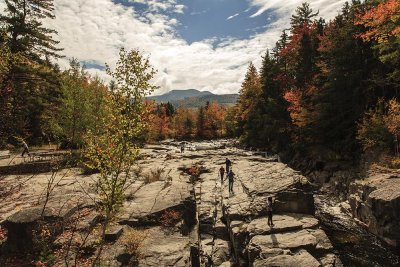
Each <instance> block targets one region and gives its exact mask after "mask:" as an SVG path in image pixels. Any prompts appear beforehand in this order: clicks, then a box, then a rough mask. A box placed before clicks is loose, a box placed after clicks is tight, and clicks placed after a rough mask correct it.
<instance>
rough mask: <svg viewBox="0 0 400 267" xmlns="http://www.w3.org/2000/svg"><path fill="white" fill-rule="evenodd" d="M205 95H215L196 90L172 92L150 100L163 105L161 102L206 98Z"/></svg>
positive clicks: (151, 97)
mask: <svg viewBox="0 0 400 267" xmlns="http://www.w3.org/2000/svg"><path fill="white" fill-rule="evenodd" d="M205 95H213V93H211V92H208V91H199V90H196V89H186V90H172V91H169V92H168V93H165V94H163V95H157V96H149V97H148V99H150V100H155V101H156V102H158V103H161V102H172V101H178V100H183V99H185V98H187V97H195V96H205Z"/></svg>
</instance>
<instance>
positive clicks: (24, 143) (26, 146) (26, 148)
mask: <svg viewBox="0 0 400 267" xmlns="http://www.w3.org/2000/svg"><path fill="white" fill-rule="evenodd" d="M22 146H23V147H24V150H23V151H22V154H21V156H22V157H23V156H24V155H25V153H27V154H28V156H29V147H28V144H27V143H26V142H25V141H24V140H22Z"/></svg>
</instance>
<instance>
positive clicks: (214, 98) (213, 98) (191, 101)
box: [171, 94, 239, 108]
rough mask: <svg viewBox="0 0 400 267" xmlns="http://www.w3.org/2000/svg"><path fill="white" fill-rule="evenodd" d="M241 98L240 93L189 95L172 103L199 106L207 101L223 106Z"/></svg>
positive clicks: (187, 106) (192, 106) (232, 103)
mask: <svg viewBox="0 0 400 267" xmlns="http://www.w3.org/2000/svg"><path fill="white" fill-rule="evenodd" d="M238 98H239V95H238V94H228V95H204V96H194V97H187V98H185V99H182V100H178V101H172V102H171V104H173V105H174V106H177V107H184V108H198V107H201V106H204V105H205V104H206V103H207V102H210V103H211V102H218V104H220V105H222V106H232V105H234V104H235V103H236V102H237V100H238Z"/></svg>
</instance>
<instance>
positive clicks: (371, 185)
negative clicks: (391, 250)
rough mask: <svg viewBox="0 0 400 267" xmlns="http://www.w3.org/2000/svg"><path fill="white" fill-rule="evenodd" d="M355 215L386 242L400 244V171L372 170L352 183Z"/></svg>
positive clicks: (350, 201) (351, 203)
mask: <svg viewBox="0 0 400 267" xmlns="http://www.w3.org/2000/svg"><path fill="white" fill-rule="evenodd" d="M349 203H350V206H351V210H352V214H353V216H354V217H355V218H356V219H358V220H359V221H360V222H361V223H362V224H364V225H365V227H367V229H368V230H369V231H370V232H372V233H373V234H375V235H377V236H378V237H380V238H381V239H383V240H384V241H385V242H386V243H388V244H390V245H392V246H395V247H399V246H400V232H399V229H400V172H399V171H398V170H397V171H393V170H386V171H385V170H379V171H371V172H370V173H369V176H368V177H367V178H366V179H365V180H360V181H356V182H354V183H352V184H351V185H350V196H349Z"/></svg>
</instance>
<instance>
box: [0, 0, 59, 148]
mask: <svg viewBox="0 0 400 267" xmlns="http://www.w3.org/2000/svg"><path fill="white" fill-rule="evenodd" d="M5 3H6V9H5V12H4V13H2V14H0V27H1V28H2V29H4V31H5V34H6V38H0V40H1V44H2V45H5V46H7V48H8V49H9V51H10V53H11V55H12V59H13V60H11V61H10V67H9V69H8V72H7V74H6V75H5V77H4V79H3V82H2V84H0V89H1V92H2V93H1V95H0V97H1V103H2V104H3V103H4V104H3V105H2V106H1V107H0V112H1V113H2V114H4V117H3V120H2V122H3V123H2V125H1V126H0V132H1V133H2V137H1V138H2V139H3V142H10V141H12V138H10V137H12V136H23V137H30V138H31V142H32V141H40V139H41V138H42V137H43V136H45V135H46V133H44V130H45V129H44V128H43V125H44V124H45V122H44V121H43V119H44V111H45V110H46V109H47V108H50V107H52V105H51V104H52V103H53V108H54V107H56V106H57V105H54V103H57V98H58V97H59V96H60V92H59V89H58V88H59V87H60V86H59V71H58V69H57V67H56V66H55V65H53V64H52V63H51V59H52V58H57V57H59V55H58V52H59V51H60V50H61V49H58V48H57V47H56V45H57V43H58V42H57V41H55V40H54V39H53V35H54V34H56V32H55V31H54V30H52V29H48V28H45V27H43V25H42V21H43V20H44V19H52V18H54V14H53V11H54V6H53V1H52V0H5Z"/></svg>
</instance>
